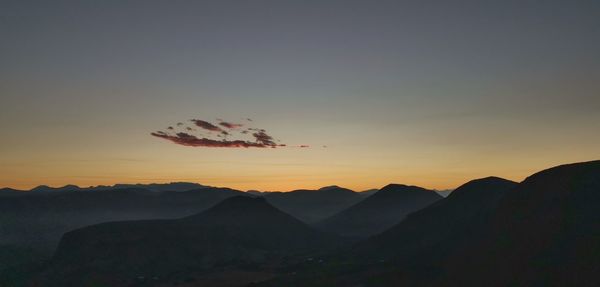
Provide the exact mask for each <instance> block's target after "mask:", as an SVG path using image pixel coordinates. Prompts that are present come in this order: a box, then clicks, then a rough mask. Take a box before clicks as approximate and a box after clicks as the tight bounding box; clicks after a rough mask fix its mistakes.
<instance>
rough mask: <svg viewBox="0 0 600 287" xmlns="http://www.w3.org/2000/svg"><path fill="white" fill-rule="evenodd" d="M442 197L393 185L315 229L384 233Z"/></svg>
mask: <svg viewBox="0 0 600 287" xmlns="http://www.w3.org/2000/svg"><path fill="white" fill-rule="evenodd" d="M442 198H443V197H442V196H440V195H438V194H437V193H436V192H434V191H432V190H427V189H424V188H420V187H417V186H407V185H400V184H390V185H387V186H385V187H384V188H382V189H381V190H379V191H377V192H376V193H375V194H373V195H371V196H369V197H368V198H366V199H365V200H363V201H361V202H359V203H357V204H355V205H353V206H351V207H349V208H348V209H346V210H343V211H341V212H340V213H338V214H335V215H333V216H331V217H329V218H327V219H324V220H323V221H321V222H318V223H317V224H316V225H315V226H316V227H318V228H319V229H322V230H328V231H330V232H335V233H337V234H340V235H343V236H348V237H356V238H361V237H362V238H364V237H368V236H371V235H374V234H377V233H379V232H382V231H384V230H385V229H387V228H389V227H391V226H392V225H394V224H396V223H398V222H400V221H401V220H402V219H403V218H404V217H405V216H406V215H407V214H409V213H411V212H413V211H416V210H419V209H421V208H423V207H425V206H427V205H430V204H432V203H434V202H436V201H438V200H440V199H442Z"/></svg>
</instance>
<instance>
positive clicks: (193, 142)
mask: <svg viewBox="0 0 600 287" xmlns="http://www.w3.org/2000/svg"><path fill="white" fill-rule="evenodd" d="M248 121H251V120H250V119H248ZM191 122H193V123H194V124H195V125H196V126H198V127H200V128H202V129H204V130H208V131H211V132H216V133H207V134H205V135H200V134H201V133H200V132H197V131H196V129H193V128H191V127H186V128H185V129H186V130H187V131H188V132H176V133H173V132H174V130H175V129H174V128H173V126H169V127H168V128H167V132H165V131H156V132H153V133H151V135H152V136H154V137H158V138H162V139H165V140H168V141H171V142H173V143H176V144H179V145H183V146H192V147H229V148H250V147H256V148H277V147H287V146H288V145H287V144H281V143H278V142H280V140H278V139H275V138H273V137H272V136H271V135H269V134H268V133H267V131H266V130H265V129H259V128H253V127H248V128H246V129H243V130H240V129H239V128H241V127H243V126H244V125H242V124H236V123H231V122H227V121H224V120H220V119H219V120H218V125H220V126H222V127H224V128H226V129H227V130H225V129H223V128H220V127H219V126H216V125H214V124H212V123H210V122H207V121H203V120H197V119H193V120H191ZM177 126H183V124H182V123H177ZM194 132H195V133H194ZM248 134H250V135H252V137H253V138H254V140H251V139H248ZM236 137H237V139H236ZM239 137H242V139H240V138H239ZM231 138H233V139H231ZM294 147H308V146H307V145H301V146H294Z"/></svg>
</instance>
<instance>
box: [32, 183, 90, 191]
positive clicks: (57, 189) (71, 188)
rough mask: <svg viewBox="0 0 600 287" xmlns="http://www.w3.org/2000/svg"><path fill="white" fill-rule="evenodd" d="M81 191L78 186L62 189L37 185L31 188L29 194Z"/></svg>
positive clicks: (70, 185)
mask: <svg viewBox="0 0 600 287" xmlns="http://www.w3.org/2000/svg"><path fill="white" fill-rule="evenodd" d="M76 190H81V188H80V187H79V186H76V185H72V184H68V185H65V186H63V187H50V186H47V185H39V186H37V187H34V188H32V189H31V190H29V191H31V192H56V191H76Z"/></svg>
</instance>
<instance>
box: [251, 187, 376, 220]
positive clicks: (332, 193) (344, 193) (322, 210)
mask: <svg viewBox="0 0 600 287" xmlns="http://www.w3.org/2000/svg"><path fill="white" fill-rule="evenodd" d="M263 196H264V197H265V198H266V199H267V201H268V202H269V203H271V204H273V205H274V206H276V207H277V208H279V209H281V210H282V211H284V212H286V213H289V214H291V215H293V216H294V217H296V218H298V219H300V220H302V221H304V222H306V223H309V224H311V223H315V222H317V221H320V220H322V219H325V218H327V217H329V216H332V215H334V214H336V213H338V212H340V211H342V210H344V209H346V208H348V207H350V206H352V205H354V204H356V203H357V202H359V201H361V200H363V199H364V198H366V197H367V196H368V194H363V193H360V192H354V191H352V190H349V189H346V188H341V187H338V186H329V187H324V188H321V189H318V190H304V189H302V190H294V191H290V192H268V193H264V194H263Z"/></svg>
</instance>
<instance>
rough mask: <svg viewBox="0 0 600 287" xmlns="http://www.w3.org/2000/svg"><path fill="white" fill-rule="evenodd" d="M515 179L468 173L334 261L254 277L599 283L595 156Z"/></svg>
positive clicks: (300, 281) (375, 282) (599, 200)
mask: <svg viewBox="0 0 600 287" xmlns="http://www.w3.org/2000/svg"><path fill="white" fill-rule="evenodd" d="M513 185H514V184H513V183H511V182H508V181H504V180H502V179H498V178H485V179H481V180H475V181H472V182H469V183H467V184H465V185H463V186H461V187H460V188H458V189H457V190H456V191H454V192H453V193H452V194H451V195H450V196H449V197H448V198H446V199H444V200H442V201H439V202H437V203H435V204H433V205H431V206H429V207H427V208H425V209H423V210H421V211H418V212H415V213H413V214H411V215H409V216H408V217H407V218H406V219H405V220H404V221H403V222H401V223H399V224H398V225H396V226H394V227H393V228H391V229H389V230H387V231H386V232H384V233H382V234H380V235H378V236H375V237H372V238H370V239H367V240H366V241H364V242H361V243H359V244H358V245H356V246H354V247H353V248H351V249H349V250H348V251H347V252H346V253H347V254H342V255H337V256H338V258H339V256H341V257H342V258H346V259H345V260H346V261H342V262H345V263H343V264H341V265H340V264H339V263H337V264H336V263H335V262H339V259H337V261H335V260H334V262H332V263H330V264H329V266H328V267H324V266H318V265H317V266H310V267H304V268H303V269H300V271H299V272H298V274H295V275H294V276H282V277H280V278H278V279H275V280H272V281H269V282H265V283H263V284H260V285H259V286H289V287H292V286H309V285H310V286H413V287H421V286H428V287H434V286H435V287H437V286H448V287H450V286H468V287H470V286H494V287H495V286H497V287H501V286H557V287H558V286H600V233H599V232H598V231H599V230H600V212H598V210H600V161H593V162H585V163H577V164H570V165H563V166H558V167H555V168H551V169H548V170H544V171H542V172H539V173H536V174H534V175H532V176H530V177H528V178H527V179H526V180H525V181H523V182H522V183H520V184H518V185H516V186H514V187H513ZM332 258H336V257H335V256H334V257H332ZM315 274H319V275H318V276H315Z"/></svg>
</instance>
